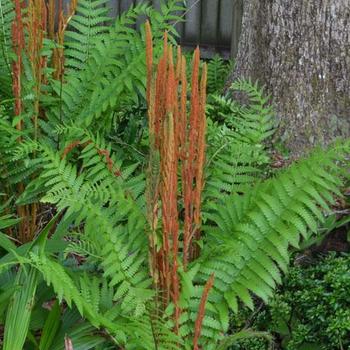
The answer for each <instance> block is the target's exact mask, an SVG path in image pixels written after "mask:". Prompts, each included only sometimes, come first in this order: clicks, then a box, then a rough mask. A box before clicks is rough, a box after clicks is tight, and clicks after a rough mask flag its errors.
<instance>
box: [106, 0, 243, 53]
mask: <svg viewBox="0 0 350 350" xmlns="http://www.w3.org/2000/svg"><path fill="white" fill-rule="evenodd" d="M143 1H145V0H111V1H110V6H111V8H112V10H111V15H112V16H118V15H119V14H120V13H121V12H123V11H125V10H127V9H128V8H129V7H130V6H131V5H132V4H137V3H140V2H143ZM150 2H151V3H153V5H154V6H155V7H159V0H151V1H150ZM186 6H187V10H186V12H185V16H184V17H185V20H186V21H185V22H184V23H179V24H178V25H177V29H178V31H179V33H180V35H181V39H180V42H181V45H183V46H185V47H194V46H196V45H200V46H201V52H202V54H203V55H204V56H207V57H210V56H212V55H213V54H215V53H220V54H221V55H223V56H225V57H228V56H231V57H232V56H235V54H236V52H237V47H238V39H239V35H240V24H241V19H242V7H243V0H186Z"/></svg>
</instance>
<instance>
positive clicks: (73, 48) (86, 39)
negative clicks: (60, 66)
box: [64, 0, 111, 74]
mask: <svg viewBox="0 0 350 350" xmlns="http://www.w3.org/2000/svg"><path fill="white" fill-rule="evenodd" d="M108 12H109V8H108V0H79V1H78V6H77V8H76V11H75V15H74V16H73V18H72V19H71V20H70V21H69V30H67V31H66V32H65V40H64V43H65V51H64V53H65V57H66V60H65V66H66V68H67V69H69V70H70V69H71V70H70V72H69V74H76V73H77V71H80V70H81V69H83V68H84V66H85V64H86V63H87V61H88V60H89V57H90V55H91V50H92V49H93V48H94V46H95V43H96V42H98V41H99V40H103V37H104V34H106V33H107V32H108V26H106V24H108V23H109V22H111V18H110V17H108Z"/></svg>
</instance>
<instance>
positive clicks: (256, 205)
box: [197, 143, 349, 312]
mask: <svg viewBox="0 0 350 350" xmlns="http://www.w3.org/2000/svg"><path fill="white" fill-rule="evenodd" d="M347 152H349V144H348V143H345V144H344V145H341V144H337V145H336V146H334V147H333V148H331V149H330V150H329V151H324V150H319V151H318V152H315V153H314V154H313V155H311V156H310V157H309V158H307V159H305V160H302V161H300V162H298V163H296V164H295V165H292V166H291V167H290V168H289V169H286V170H284V171H281V173H280V174H278V175H277V176H276V177H275V178H272V179H270V180H267V181H265V182H263V183H261V184H259V185H257V187H255V188H253V189H252V190H250V191H247V192H246V193H245V194H244V195H233V196H228V197H227V198H226V199H225V200H224V201H223V203H211V204H210V205H209V207H208V212H209V214H208V217H207V221H208V226H207V227H205V232H206V235H207V236H206V242H205V245H204V249H203V256H202V258H201V260H200V263H201V266H200V270H199V274H198V276H197V278H198V277H199V279H200V280H201V281H202V283H204V281H206V280H207V278H208V276H210V274H212V273H214V274H215V277H216V278H215V289H214V294H215V295H214V296H213V298H214V300H215V302H216V304H217V305H218V304H219V303H221V306H220V308H221V309H223V310H224V307H226V308H229V309H232V310H233V311H234V312H237V310H238V305H239V303H240V302H242V303H244V304H245V305H247V306H248V307H250V308H253V307H254V302H253V298H252V294H255V295H257V296H259V297H260V298H261V299H263V300H264V301H265V302H267V301H268V300H269V298H270V297H271V296H272V293H273V290H274V288H275V286H276V284H278V283H280V282H281V271H283V272H285V271H286V270H287V267H288V264H289V251H288V248H289V246H294V247H298V246H299V242H300V240H301V237H303V238H308V237H309V236H310V234H312V232H316V231H317V228H318V224H319V222H322V221H323V219H324V214H325V211H326V212H327V211H329V204H332V203H334V199H333V196H334V195H337V196H338V195H340V193H339V190H338V188H340V186H341V183H342V176H341V173H342V170H341V165H340V163H339V159H340V158H342V157H343V158H344V157H345V155H346V153H347ZM311 188H312V190H310V189H311ZM210 223H212V224H213V226H214V227H216V228H215V229H212V228H211V225H210ZM251 293H252V294H251ZM221 312H222V311H221Z"/></svg>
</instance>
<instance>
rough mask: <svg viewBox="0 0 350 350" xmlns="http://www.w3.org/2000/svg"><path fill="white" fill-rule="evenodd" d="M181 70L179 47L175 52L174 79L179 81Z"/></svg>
mask: <svg viewBox="0 0 350 350" xmlns="http://www.w3.org/2000/svg"><path fill="white" fill-rule="evenodd" d="M181 69H182V52H181V47H180V46H178V47H177V52H176V70H175V71H176V79H177V80H180V79H181Z"/></svg>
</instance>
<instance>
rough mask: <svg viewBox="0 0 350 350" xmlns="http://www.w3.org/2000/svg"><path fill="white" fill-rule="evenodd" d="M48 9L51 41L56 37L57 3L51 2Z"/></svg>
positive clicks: (51, 0) (53, 0)
mask: <svg viewBox="0 0 350 350" xmlns="http://www.w3.org/2000/svg"><path fill="white" fill-rule="evenodd" d="M47 9H48V36H49V38H50V39H54V37H55V18H56V1H55V0H49V1H48V4H47Z"/></svg>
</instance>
